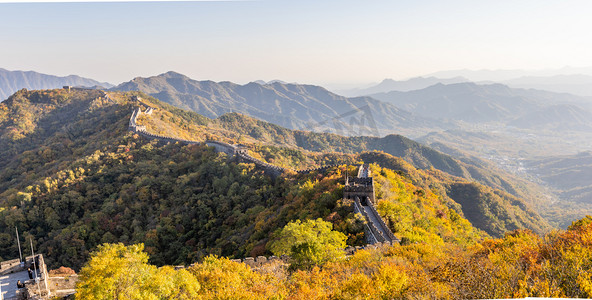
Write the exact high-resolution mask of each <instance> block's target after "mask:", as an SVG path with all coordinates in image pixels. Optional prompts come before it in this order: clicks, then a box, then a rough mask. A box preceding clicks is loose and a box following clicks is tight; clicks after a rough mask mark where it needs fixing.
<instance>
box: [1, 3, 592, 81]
mask: <svg viewBox="0 0 592 300" xmlns="http://www.w3.org/2000/svg"><path fill="white" fill-rule="evenodd" d="M0 1H1V0H0ZM591 15H592V1H588V0H581V1H572V0H562V1H548V0H536V1H530V0H521V1H516V0H511V1H507V0H496V1H474V0H471V1H464V0H449V1H429V0H426V1H422V0H418V1H398V0H397V1H394V0H391V1H372V0H370V1H349V0H340V1H318V0H317V1H308V0H303V1H276V0H267V1H266V0H260V1H210V2H205V1H196V2H189V1H185V2H83V3H72V2H61V3H7V2H6V1H4V3H0V68H4V69H8V70H23V71H28V70H33V71H37V72H41V73H46V74H52V75H59V76H65V75H70V74H76V75H80V76H83V77H89V78H92V79H95V80H99V81H106V82H110V83H114V84H117V83H121V82H124V81H129V80H131V79H132V78H134V77H137V76H142V77H147V76H153V75H158V74H161V73H164V72H167V71H176V72H179V73H182V74H185V75H187V76H189V77H191V78H193V79H197V80H214V81H232V82H236V83H247V82H250V81H255V80H265V81H268V80H274V79H279V80H283V81H287V82H299V83H311V84H320V85H327V84H328V85H339V84H341V85H347V84H364V83H371V82H377V81H380V80H382V79H384V78H393V79H398V80H401V79H406V78H410V77H414V76H421V75H425V74H429V73H432V72H436V71H441V70H454V69H529V70H542V69H554V68H562V67H565V66H572V67H589V66H592V55H591V53H592V18H591V17H590V16H591Z"/></svg>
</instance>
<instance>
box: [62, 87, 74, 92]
mask: <svg viewBox="0 0 592 300" xmlns="http://www.w3.org/2000/svg"><path fill="white" fill-rule="evenodd" d="M71 89H72V86H69V85H64V90H67V91H68V92H69V91H70V90H71Z"/></svg>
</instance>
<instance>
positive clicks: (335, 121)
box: [111, 72, 453, 135]
mask: <svg viewBox="0 0 592 300" xmlns="http://www.w3.org/2000/svg"><path fill="white" fill-rule="evenodd" d="M111 90H121V91H131V90H139V91H143V92H146V93H148V94H150V95H151V96H153V97H156V98H158V99H160V100H162V101H165V102H167V103H169V104H172V105H175V106H177V107H181V108H184V109H189V110H193V111H195V112H198V113H200V114H202V115H204V116H207V117H210V118H214V117H218V116H220V115H222V114H224V113H228V112H241V113H245V114H247V115H251V116H254V117H257V118H259V119H262V120H265V121H268V122H272V123H275V124H278V125H281V126H284V127H287V128H291V129H310V130H316V131H333V132H338V133H341V134H349V132H350V131H351V127H352V124H354V126H357V127H358V128H359V131H357V132H354V133H353V134H351V135H363V134H366V135H381V134H383V133H384V132H387V131H389V130H390V132H392V131H393V130H394V131H397V130H399V131H401V132H404V133H415V134H414V135H419V133H420V132H422V133H423V132H425V131H427V129H426V128H431V129H433V128H441V127H444V128H449V127H451V126H452V127H453V125H451V124H442V123H441V122H438V121H435V120H431V119H427V118H422V117H418V116H416V115H414V114H412V113H409V112H407V111H404V110H401V109H399V108H398V107H395V106H393V105H390V104H387V103H384V102H382V101H378V100H375V99H372V98H369V97H355V98H347V97H343V96H339V95H337V94H334V93H331V92H329V91H328V90H327V89H325V88H323V87H320V86H315V85H303V84H283V83H280V82H274V83H271V84H265V85H261V84H258V83H255V82H251V83H248V84H245V85H238V84H234V83H231V82H220V83H216V82H213V81H196V80H193V79H190V78H189V77H187V76H184V75H182V74H179V73H176V72H167V73H163V74H160V75H157V76H152V77H147V78H141V77H137V78H134V80H132V81H129V82H126V83H122V84H120V85H118V86H116V87H114V88H112V89H111Z"/></svg>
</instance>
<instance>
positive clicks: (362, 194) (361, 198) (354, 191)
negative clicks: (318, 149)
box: [129, 98, 399, 261]
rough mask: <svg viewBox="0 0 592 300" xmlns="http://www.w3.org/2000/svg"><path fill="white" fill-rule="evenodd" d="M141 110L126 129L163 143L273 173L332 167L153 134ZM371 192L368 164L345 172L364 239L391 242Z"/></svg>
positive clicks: (392, 237) (346, 188)
mask: <svg viewBox="0 0 592 300" xmlns="http://www.w3.org/2000/svg"><path fill="white" fill-rule="evenodd" d="M136 100H137V101H138V102H140V103H141V104H142V105H144V106H147V109H146V111H145V112H144V114H147V115H151V114H152V113H153V112H154V108H153V107H151V106H149V105H147V104H146V103H143V102H142V101H141V99H140V98H137V99H136ZM140 114H142V110H141V108H140V107H137V108H136V109H134V111H133V112H132V115H131V117H130V122H129V129H130V130H131V131H133V132H135V133H137V134H139V135H141V136H143V137H145V138H148V139H156V140H158V141H160V142H163V143H183V144H188V145H195V144H206V145H208V146H210V147H213V148H214V149H215V150H216V151H217V152H220V153H225V154H227V155H229V156H231V157H236V158H238V159H239V161H243V162H247V163H253V164H255V166H256V167H258V168H261V169H263V170H264V172H265V173H267V174H269V175H271V176H273V177H277V176H280V175H282V174H283V173H285V172H287V171H291V172H296V173H301V174H305V173H310V172H314V171H323V170H326V169H328V168H331V167H335V166H333V165H330V166H324V167H320V168H315V169H305V170H292V169H288V168H283V167H279V166H275V165H272V164H270V163H266V162H264V161H261V160H259V159H256V158H254V157H252V156H250V155H249V154H248V152H247V148H246V147H245V146H243V145H231V144H228V143H224V142H219V141H212V140H207V141H205V142H197V141H190V140H184V139H178V138H172V137H168V136H163V135H157V134H153V133H150V132H148V131H147V130H146V126H143V125H138V124H137V123H136V122H137V119H138V117H139V116H140ZM374 195H375V192H374V181H373V179H372V176H371V173H370V170H369V168H368V165H366V164H364V165H361V166H360V168H359V169H358V176H356V177H350V176H347V175H346V178H345V186H344V189H343V198H344V199H347V200H348V201H352V200H353V208H354V212H355V213H359V214H361V215H362V216H363V217H364V219H365V220H366V225H365V226H366V228H365V231H366V237H367V243H368V244H377V243H389V244H392V243H396V242H399V239H397V238H396V237H395V235H394V234H393V232H392V231H391V230H390V229H389V227H388V226H387V225H386V223H385V222H384V220H383V219H382V217H380V215H379V214H378V212H377V211H376V208H375V206H374V203H375V198H374V197H375V196H374ZM249 261H250V260H249Z"/></svg>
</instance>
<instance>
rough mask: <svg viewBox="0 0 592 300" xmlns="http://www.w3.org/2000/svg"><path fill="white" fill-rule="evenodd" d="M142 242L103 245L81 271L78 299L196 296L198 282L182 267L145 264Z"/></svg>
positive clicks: (180, 297) (182, 297)
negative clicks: (180, 268) (175, 268)
mask: <svg viewBox="0 0 592 300" xmlns="http://www.w3.org/2000/svg"><path fill="white" fill-rule="evenodd" d="M143 250H144V245H143V244H137V245H130V246H127V247H126V246H125V245H123V244H122V243H118V244H103V245H101V246H99V247H98V249H97V250H96V251H95V252H93V253H92V254H91V258H90V260H89V262H88V263H87V264H86V265H85V266H84V267H83V268H82V270H81V271H80V281H79V282H78V284H77V286H76V296H77V298H80V299H90V300H92V299H196V298H198V297H199V295H198V291H199V283H198V282H197V280H196V278H195V277H194V276H193V275H192V274H191V273H189V272H187V271H185V270H179V271H175V270H173V269H172V268H171V267H168V266H167V267H162V268H157V267H156V266H153V265H150V264H148V254H146V253H145V252H144V251H143Z"/></svg>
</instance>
